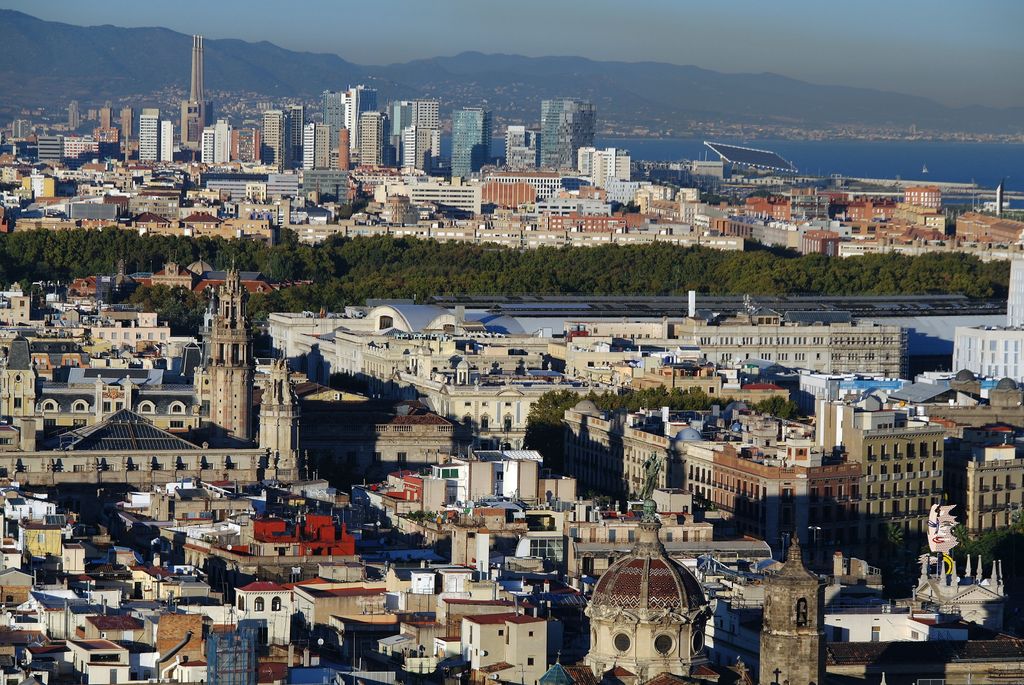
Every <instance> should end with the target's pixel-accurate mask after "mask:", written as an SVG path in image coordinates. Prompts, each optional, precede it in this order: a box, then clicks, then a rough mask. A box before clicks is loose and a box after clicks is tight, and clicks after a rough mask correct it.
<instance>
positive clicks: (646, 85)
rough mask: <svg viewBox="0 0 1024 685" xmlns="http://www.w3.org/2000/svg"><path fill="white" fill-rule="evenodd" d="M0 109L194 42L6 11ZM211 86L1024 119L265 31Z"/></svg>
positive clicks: (646, 112)
mask: <svg viewBox="0 0 1024 685" xmlns="http://www.w3.org/2000/svg"><path fill="white" fill-rule="evenodd" d="M0 35H2V36H3V42H4V51H3V55H4V57H3V60H0V93H2V96H0V116H3V117H4V118H9V117H12V116H15V115H16V114H17V111H18V110H19V109H21V108H22V107H27V106H43V107H47V106H54V105H63V104H64V103H66V102H68V101H70V100H72V99H77V100H79V101H81V102H82V103H83V105H86V104H88V105H95V104H99V103H101V102H102V101H103V100H105V99H108V98H109V99H113V100H116V99H120V98H125V97H139V98H140V99H141V97H142V96H144V95H148V94H152V93H154V92H155V91H159V90H161V89H166V88H170V87H178V88H186V89H187V87H188V75H189V60H190V55H191V39H190V37H189V36H187V35H185V34H182V33H177V32H175V31H170V30H168V29H163V28H119V27H115V26H109V25H106V26H90V27H82V26H72V25H70V24H62V23H59V22H50V21H43V20H41V19H37V18H35V17H32V16H30V15H27V14H24V13H21V12H16V11H13V10H0ZM205 46H206V53H205V55H206V86H207V89H208V90H209V91H213V92H216V91H230V92H233V93H238V92H252V93H256V94H259V95H262V96H266V97H267V98H268V99H273V98H308V97H314V96H316V95H317V94H318V93H320V92H321V91H323V90H324V89H335V90H337V89H340V88H344V87H346V86H348V85H350V84H355V83H366V84H367V85H372V86H374V87H376V88H377V89H378V90H379V91H380V93H381V97H382V98H384V99H387V98H407V97H417V96H429V97H436V98H437V99H439V100H440V101H441V102H442V106H443V107H444V108H445V109H449V108H454V107H462V106H470V105H474V106H478V105H484V106H487V107H489V108H491V109H492V110H494V111H495V112H496V113H497V114H498V115H499V116H500V117H502V118H505V119H507V120H510V121H522V122H524V123H531V122H535V121H536V120H537V119H539V116H540V102H539V101H540V100H541V99H543V98H547V97H559V96H574V97H583V98H587V99H590V100H592V101H593V102H594V103H595V104H596V105H597V107H598V117H599V120H603V121H606V122H614V123H616V124H617V127H618V128H619V129H620V130H622V129H623V128H624V127H626V126H628V125H629V124H631V123H633V124H636V125H638V126H642V127H646V128H648V129H650V130H653V131H660V132H674V133H676V134H679V133H685V132H686V131H687V130H688V127H689V126H690V123H691V122H693V121H705V122H706V121H721V122H726V123H746V124H762V125H781V126H797V127H799V126H808V127H819V126H835V125H862V126H871V127H884V126H892V127H900V128H909V127H910V126H911V125H916V126H917V127H918V128H921V129H936V130H944V131H953V130H956V131H971V132H1003V133H1007V132H1019V131H1022V130H1024V108H1020V107H1018V108H1006V109H997V108H991V107H981V106H977V107H964V108H953V107H947V106H944V105H941V104H939V103H937V102H934V101H932V100H929V99H927V98H922V97H916V96H910V95H901V94H897V93H890V92H885V91H880V90H871V89H866V88H850V87H845V86H823V85H816V84H811V83H806V82H803V81H799V80H796V79H792V78H787V77H785V76H780V75H778V74H771V73H762V74H726V73H721V72H716V71H711V70H708V69H702V68H699V67H694V66H679V65H674V64H665V63H658V62H635V63H634V62H599V61H593V60H588V59H583V58H580V57H523V56H518V55H486V54H481V53H476V52H464V53H462V54H459V55H455V56H454V57H438V58H434V59H426V60H415V61H412V62H407V63H401V64H390V65H386V66H366V65H359V64H353V63H352V62H347V61H345V60H344V59H342V58H341V57H339V56H337V55H330V54H316V53H309V52H295V51H292V50H285V49H284V48H281V47H278V46H276V45H273V44H271V43H268V42H260V43H247V42H245V41H240V40H206V41H205Z"/></svg>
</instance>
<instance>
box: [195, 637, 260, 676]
mask: <svg viewBox="0 0 1024 685" xmlns="http://www.w3.org/2000/svg"><path fill="white" fill-rule="evenodd" d="M244 623H245V622H243V623H242V624H240V625H239V626H237V627H235V628H233V629H231V630H227V631H216V632H211V633H210V635H209V637H208V638H207V640H206V672H207V675H206V682H207V683H208V684H209V685H256V638H257V632H256V628H255V627H252V626H246V625H244Z"/></svg>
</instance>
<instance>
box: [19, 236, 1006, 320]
mask: <svg viewBox="0 0 1024 685" xmlns="http://www.w3.org/2000/svg"><path fill="white" fill-rule="evenodd" d="M283 234H284V235H283V236H282V241H281V243H280V244H278V245H275V246H273V247H267V246H266V245H263V244H261V243H257V242H254V241H246V240H224V239H220V238H186V237H170V236H139V235H138V234H136V233H135V232H133V231H126V230H123V229H117V228H108V229H104V230H102V231H85V230H71V231H45V230H31V231H22V232H18V231H15V232H14V233H11V234H6V235H2V236H0V282H7V283H10V282H14V281H18V282H22V283H25V282H30V281H38V280H47V281H52V280H61V281H68V280H70V279H71V278H74V277H79V276H88V275H93V274H109V273H112V272H113V271H114V268H115V265H116V263H117V261H118V259H124V260H125V263H126V268H127V270H128V272H129V273H131V272H134V271H155V270H158V269H159V268H160V267H161V266H162V265H163V264H164V262H167V261H176V262H178V263H179V264H183V265H184V264H188V263H190V262H192V261H194V260H196V259H204V260H206V261H208V262H209V263H211V264H213V265H214V266H215V267H217V268H221V269H223V268H226V267H228V266H229V265H231V264H235V265H236V266H237V267H238V268H239V269H245V270H259V271H262V272H264V273H265V274H266V275H268V276H269V277H271V278H273V279H276V280H279V281H305V282H306V283H301V284H296V285H292V286H290V287H287V288H285V289H283V290H281V291H278V292H274V293H270V294H261V295H254V296H253V298H252V310H253V315H254V316H255V317H256V318H259V317H261V316H263V315H265V314H266V313H267V312H269V311H274V310H286V311H299V310H303V309H308V310H319V309H320V308H326V309H330V310H338V309H340V308H342V307H344V306H345V305H354V304H356V305H361V304H363V303H364V302H365V301H366V299H367V298H413V297H415V298H417V299H419V300H420V301H422V300H424V299H426V298H428V297H430V296H431V295H439V294H463V293H476V294H517V293H531V294H608V295H634V294H635V295H680V294H683V293H685V292H686V291H688V290H691V289H692V290H697V291H699V292H702V293H707V294H713V295H727V294H737V295H738V294H745V293H750V294H755V295H777V294H798V293H814V294H828V295H853V294H877V295H884V294H914V293H922V294H923V293H949V292H954V293H963V294H965V295H968V296H971V297H1003V296H1005V294H1006V289H1007V283H1008V281H1009V266H1008V264H1007V263H1006V262H988V263H983V262H981V261H979V260H978V259H976V258H974V257H971V256H967V255H963V254H959V253H942V254H927V255H922V256H918V257H907V256H903V255H865V256H861V257H854V258H847V259H837V258H828V257H824V256H821V255H807V256H797V255H792V254H788V253H778V252H773V251H768V250H764V249H755V250H752V251H749V252H722V251H717V250H712V249H708V248H702V247H681V246H677V245H667V244H651V245H631V246H622V245H605V246H601V247H573V248H569V247H566V248H553V247H542V248H538V249H531V250H517V249H510V248H504V247H498V246H494V245H469V244H464V243H440V242H435V241H430V240H417V239H407V238H391V237H371V238H338V237H335V238H332V239H330V240H327V241H326V242H324V243H321V244H319V245H306V244H303V243H299V242H298V240H297V239H296V236H295V234H294V233H293V232H291V231H287V230H285V231H283Z"/></svg>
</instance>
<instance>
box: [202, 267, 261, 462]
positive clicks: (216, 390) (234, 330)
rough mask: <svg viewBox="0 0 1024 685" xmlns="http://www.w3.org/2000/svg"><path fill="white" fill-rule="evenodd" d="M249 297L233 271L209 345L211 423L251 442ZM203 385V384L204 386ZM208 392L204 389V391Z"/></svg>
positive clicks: (219, 302) (222, 290) (224, 432)
mask: <svg viewBox="0 0 1024 685" xmlns="http://www.w3.org/2000/svg"><path fill="white" fill-rule="evenodd" d="M248 299H249V293H248V291H246V289H245V288H244V287H243V286H242V281H241V279H240V278H239V275H238V272H237V271H235V270H234V269H231V270H230V271H228V273H227V278H226V279H225V280H224V285H222V286H221V287H220V288H219V289H218V290H217V297H216V309H215V311H214V315H213V320H212V321H211V322H210V332H209V338H208V339H207V341H206V347H207V360H206V361H207V363H206V378H205V381H208V393H204V394H205V395H206V399H207V401H208V402H209V407H210V416H209V419H210V422H211V423H212V424H213V425H214V426H216V427H217V428H218V429H219V430H220V432H221V434H222V435H223V436H225V437H229V438H234V439H236V440H242V441H245V442H248V441H250V440H252V381H253V371H254V364H253V357H252V333H251V332H250V330H249V319H248V317H247V316H246V311H245V307H246V303H247V301H248ZM205 381H204V382H205ZM205 389H206V388H204V390H205Z"/></svg>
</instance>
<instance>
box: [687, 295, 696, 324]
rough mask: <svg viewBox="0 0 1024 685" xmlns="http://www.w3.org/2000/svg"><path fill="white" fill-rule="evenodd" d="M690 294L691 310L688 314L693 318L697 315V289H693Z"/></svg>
mask: <svg viewBox="0 0 1024 685" xmlns="http://www.w3.org/2000/svg"><path fill="white" fill-rule="evenodd" d="M689 294H690V302H689V305H690V306H689V310H688V311H689V314H688V316H689V317H690V318H691V319H692V318H693V317H695V316H697V291H696V290H691V291H690V293H689Z"/></svg>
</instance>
